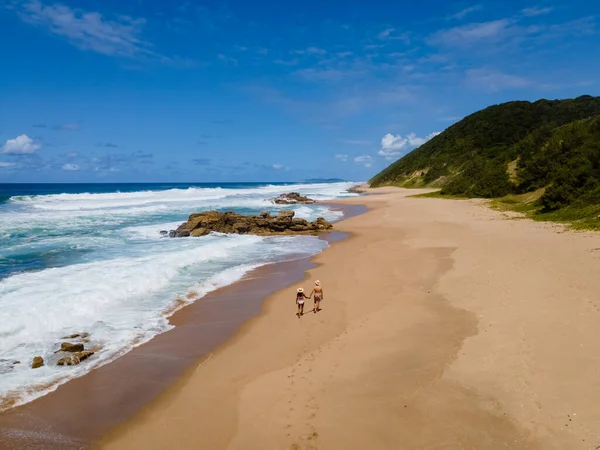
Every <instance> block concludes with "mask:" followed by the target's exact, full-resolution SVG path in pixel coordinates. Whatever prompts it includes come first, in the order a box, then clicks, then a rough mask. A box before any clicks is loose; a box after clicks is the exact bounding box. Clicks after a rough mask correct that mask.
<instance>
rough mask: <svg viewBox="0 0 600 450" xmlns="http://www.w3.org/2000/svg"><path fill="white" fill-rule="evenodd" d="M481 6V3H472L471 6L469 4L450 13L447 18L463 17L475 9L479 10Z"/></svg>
mask: <svg viewBox="0 0 600 450" xmlns="http://www.w3.org/2000/svg"><path fill="white" fill-rule="evenodd" d="M482 8H483V6H481V5H473V6H469V7H468V8H465V9H463V10H462V11H459V12H457V13H456V14H453V15H451V16H450V17H448V19H458V20H460V19H464V18H465V16H467V15H468V14H471V13H472V12H475V11H479V10H481V9H482Z"/></svg>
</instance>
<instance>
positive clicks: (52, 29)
mask: <svg viewBox="0 0 600 450" xmlns="http://www.w3.org/2000/svg"><path fill="white" fill-rule="evenodd" d="M17 13H18V15H19V17H20V18H21V20H23V21H24V22H26V23H28V24H30V25H34V26H37V27H40V28H45V29H46V30H47V31H48V32H49V33H50V34H53V35H55V36H59V37H61V38H64V39H66V40H67V41H68V42H69V43H70V44H72V45H74V46H75V47H77V48H80V49H82V50H89V51H93V52H96V53H101V54H104V55H112V56H121V57H128V58H133V57H136V56H140V55H145V56H158V55H156V54H155V53H154V52H152V51H151V50H149V48H148V47H149V46H150V44H149V43H147V42H144V41H143V40H142V39H141V38H140V35H141V31H142V27H143V25H144V24H145V23H146V21H145V20H144V19H133V18H131V17H128V16H119V17H118V18H117V19H116V20H109V19H106V18H104V17H103V16H102V14H100V13H98V12H87V11H83V10H80V9H72V8H70V7H68V6H66V5H61V4H54V5H44V4H43V3H42V2H40V1H39V0H30V1H27V2H24V3H22V4H21V5H20V8H19V9H18V10H17Z"/></svg>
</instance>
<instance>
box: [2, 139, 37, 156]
mask: <svg viewBox="0 0 600 450" xmlns="http://www.w3.org/2000/svg"><path fill="white" fill-rule="evenodd" d="M40 147H41V145H40V144H36V143H35V142H34V141H33V139H31V138H30V137H29V136H27V135H26V134H22V135H20V136H17V137H16V138H14V139H8V140H7V141H6V143H5V144H4V146H3V147H2V149H1V150H0V153H4V154H7V155H26V154H30V153H35V151H36V150H37V149H39V148H40Z"/></svg>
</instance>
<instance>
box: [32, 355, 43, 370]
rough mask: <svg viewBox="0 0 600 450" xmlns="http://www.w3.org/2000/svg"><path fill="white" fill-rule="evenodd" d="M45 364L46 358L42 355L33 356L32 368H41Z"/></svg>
mask: <svg viewBox="0 0 600 450" xmlns="http://www.w3.org/2000/svg"><path fill="white" fill-rule="evenodd" d="M43 365H44V358H42V357H41V356H36V357H34V358H33V362H32V363H31V368H32V369H39V368H40V367H42V366H43Z"/></svg>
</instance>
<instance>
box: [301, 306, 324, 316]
mask: <svg viewBox="0 0 600 450" xmlns="http://www.w3.org/2000/svg"><path fill="white" fill-rule="evenodd" d="M322 310H323V308H319V309H317V310H316V311H315V308H313V309H311V310H310V311H306V312H303V313H302V314H300V316H305V315H307V314H310V313H315V314H316V313H317V312H320V311H322Z"/></svg>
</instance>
